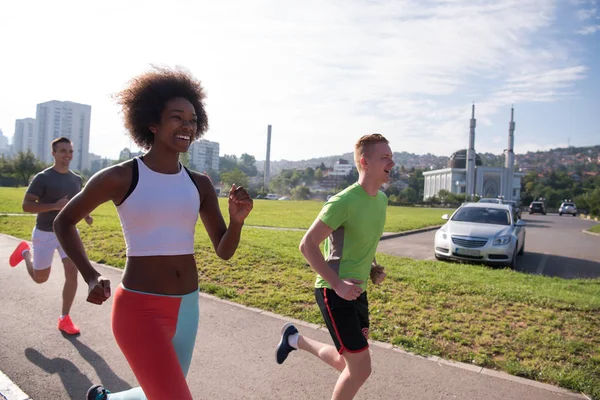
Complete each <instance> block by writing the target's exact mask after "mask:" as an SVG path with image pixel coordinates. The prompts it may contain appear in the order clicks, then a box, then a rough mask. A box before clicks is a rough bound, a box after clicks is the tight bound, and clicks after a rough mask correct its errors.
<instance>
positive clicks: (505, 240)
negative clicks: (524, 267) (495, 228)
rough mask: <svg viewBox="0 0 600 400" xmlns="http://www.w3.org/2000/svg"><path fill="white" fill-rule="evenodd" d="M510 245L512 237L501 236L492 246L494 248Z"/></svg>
mask: <svg viewBox="0 0 600 400" xmlns="http://www.w3.org/2000/svg"><path fill="white" fill-rule="evenodd" d="M509 243H510V236H500V237H497V238H496V239H494V241H493V242H492V244H493V245H494V246H504V245H507V244H509Z"/></svg>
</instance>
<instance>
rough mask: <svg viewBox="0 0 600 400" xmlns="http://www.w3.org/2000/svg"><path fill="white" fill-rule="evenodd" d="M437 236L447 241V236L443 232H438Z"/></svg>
mask: <svg viewBox="0 0 600 400" xmlns="http://www.w3.org/2000/svg"><path fill="white" fill-rule="evenodd" d="M437 234H438V236H439V237H440V238H441V239H444V240H446V239H448V235H447V234H446V232H444V231H438V232H437Z"/></svg>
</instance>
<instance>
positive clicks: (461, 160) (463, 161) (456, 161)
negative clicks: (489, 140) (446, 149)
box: [448, 149, 481, 169]
mask: <svg viewBox="0 0 600 400" xmlns="http://www.w3.org/2000/svg"><path fill="white" fill-rule="evenodd" d="M475 165H481V157H479V154H477V153H475ZM448 168H463V169H466V168H467V149H463V150H458V151H455V152H454V153H453V154H452V155H451V156H450V158H449V159H448Z"/></svg>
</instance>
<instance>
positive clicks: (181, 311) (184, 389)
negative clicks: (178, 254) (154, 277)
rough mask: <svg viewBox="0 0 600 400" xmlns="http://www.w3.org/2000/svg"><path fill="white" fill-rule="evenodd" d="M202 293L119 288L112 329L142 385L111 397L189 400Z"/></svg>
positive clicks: (116, 294) (116, 399)
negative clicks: (173, 294) (189, 382)
mask: <svg viewBox="0 0 600 400" xmlns="http://www.w3.org/2000/svg"><path fill="white" fill-rule="evenodd" d="M198 317H199V307H198V291H195V292H192V293H189V294H186V295H183V296H165V295H156V294H151V293H143V292H137V291H133V290H129V289H126V288H124V287H123V286H122V285H121V286H119V287H118V288H117V290H116V293H115V296H114V300H113V310H112V329H113V334H114V335H115V339H116V340H117V343H118V345H119V347H120V348H121V351H122V352H123V354H124V355H125V358H127V362H128V363H129V365H130V366H131V369H132V370H133V373H134V374H135V377H136V378H137V380H138V382H139V383H140V386H141V388H133V389H131V390H127V391H124V392H119V393H111V394H109V395H108V398H109V400H138V399H146V398H147V399H149V400H165V399H178V400H188V399H189V400H191V399H192V395H191V393H190V389H189V387H188V385H187V382H186V380H185V377H186V375H187V372H188V369H189V366H190V362H191V359H192V352H193V350H194V343H195V340H196V332H197V331H198Z"/></svg>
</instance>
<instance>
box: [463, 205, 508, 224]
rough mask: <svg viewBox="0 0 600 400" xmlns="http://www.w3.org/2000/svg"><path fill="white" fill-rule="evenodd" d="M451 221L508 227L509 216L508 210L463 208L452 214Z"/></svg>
mask: <svg viewBox="0 0 600 400" xmlns="http://www.w3.org/2000/svg"><path fill="white" fill-rule="evenodd" d="M452 221H459V222H475V223H478V224H493V225H510V214H509V212H508V210H500V209H497V208H482V207H464V208H461V209H459V210H458V211H457V212H456V214H454V216H453V217H452Z"/></svg>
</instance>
